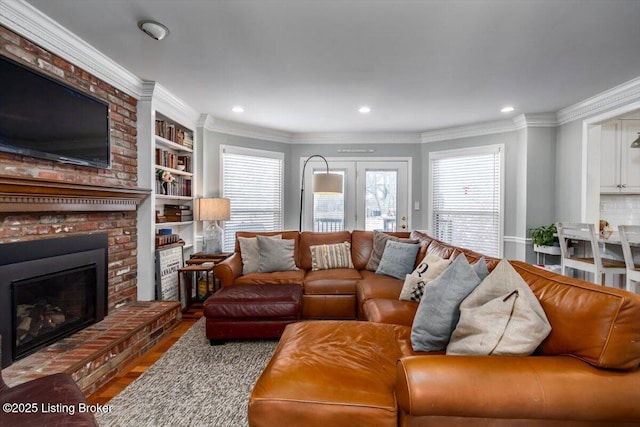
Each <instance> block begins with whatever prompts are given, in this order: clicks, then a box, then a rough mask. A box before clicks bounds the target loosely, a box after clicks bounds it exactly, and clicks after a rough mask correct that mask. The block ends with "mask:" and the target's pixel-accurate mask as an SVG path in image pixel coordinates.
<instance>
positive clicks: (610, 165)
mask: <svg viewBox="0 0 640 427" xmlns="http://www.w3.org/2000/svg"><path fill="white" fill-rule="evenodd" d="M638 132H640V120H626V119H622V120H614V121H611V122H608V123H605V124H603V125H602V136H601V147H600V192H601V193H609V194H611V193H640V149H639V148H630V146H631V142H633V141H634V140H635V139H636V138H637V137H638Z"/></svg>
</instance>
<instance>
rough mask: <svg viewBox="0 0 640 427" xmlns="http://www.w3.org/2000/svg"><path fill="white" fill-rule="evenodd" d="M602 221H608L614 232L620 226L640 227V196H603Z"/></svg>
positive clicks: (601, 204)
mask: <svg viewBox="0 0 640 427" xmlns="http://www.w3.org/2000/svg"><path fill="white" fill-rule="evenodd" d="M600 219H604V220H607V221H608V222H609V225H611V227H613V229H614V230H615V229H617V228H618V225H640V195H637V194H601V195H600Z"/></svg>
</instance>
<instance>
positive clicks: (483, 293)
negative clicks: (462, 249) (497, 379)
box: [447, 260, 551, 356]
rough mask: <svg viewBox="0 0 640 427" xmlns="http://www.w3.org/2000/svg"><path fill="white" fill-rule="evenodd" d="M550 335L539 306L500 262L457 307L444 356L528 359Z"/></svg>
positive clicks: (512, 271)
mask: <svg viewBox="0 0 640 427" xmlns="http://www.w3.org/2000/svg"><path fill="white" fill-rule="evenodd" d="M550 332H551V325H550V324H549V321H548V320H547V316H546V315H545V313H544V310H543V309H542V306H541V305H540V302H539V301H538V299H537V298H536V296H535V295H534V294H533V292H532V291H531V289H530V288H529V286H528V285H527V284H526V282H525V281H524V280H523V279H522V277H520V275H519V274H518V273H517V272H516V271H515V270H514V268H513V267H512V266H511V264H510V263H509V262H508V261H507V260H502V261H500V263H499V264H498V265H497V266H496V268H495V269H494V270H493V271H492V272H491V274H490V275H489V276H488V277H487V278H486V279H485V280H483V281H482V283H480V285H478V287H477V288H476V289H475V290H474V291H473V292H472V293H471V294H470V295H469V296H468V297H467V298H466V299H465V300H464V301H463V302H462V304H460V321H459V322H458V325H457V326H456V329H455V330H454V331H453V334H452V335H451V342H450V343H449V345H448V346H447V354H479V355H508V356H528V355H530V354H532V353H533V352H534V351H535V349H536V348H538V346H539V345H540V343H541V342H542V341H543V340H544V339H545V338H546V337H547V335H549V333H550Z"/></svg>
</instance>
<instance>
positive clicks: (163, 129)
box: [154, 111, 194, 250]
mask: <svg viewBox="0 0 640 427" xmlns="http://www.w3.org/2000/svg"><path fill="white" fill-rule="evenodd" d="M193 137H194V131H193V130H192V129H190V128H188V127H187V126H184V125H182V124H180V123H178V122H177V121H175V120H172V119H171V118H169V117H168V116H166V115H164V114H162V113H160V112H159V111H156V113H155V128H154V143H155V146H154V153H155V163H154V167H155V170H156V176H157V180H156V181H155V189H154V190H155V194H156V203H155V208H156V211H155V213H156V214H155V223H156V224H155V225H156V228H157V229H160V228H171V229H172V231H173V234H176V235H178V236H180V239H181V240H182V241H184V249H185V250H191V249H192V248H193V245H194V239H193V228H194V227H193V224H194V223H193V219H194V218H193V207H194V204H193V194H194V192H193V166H194V163H193Z"/></svg>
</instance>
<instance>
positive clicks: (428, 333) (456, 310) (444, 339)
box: [411, 254, 480, 351]
mask: <svg viewBox="0 0 640 427" xmlns="http://www.w3.org/2000/svg"><path fill="white" fill-rule="evenodd" d="M478 284H480V278H479V277H478V275H477V274H476V272H475V271H474V270H473V267H472V266H471V265H469V261H467V257H465V256H464V255H463V254H462V255H459V256H458V257H457V258H456V259H455V260H454V261H453V262H452V263H451V265H450V266H449V267H448V268H447V269H446V270H445V271H444V272H443V273H442V274H441V275H440V276H438V277H437V278H436V279H434V280H432V281H431V282H429V283H428V284H427V285H426V286H425V289H424V295H423V296H422V299H421V300H420V304H419V305H418V310H417V311H416V315H415V317H414V319H413V325H412V327H411V344H412V346H413V349H414V350H415V351H438V350H444V349H446V348H447V344H448V343H449V339H450V338H451V333H452V332H453V330H454V329H455V327H456V324H457V323H458V318H459V317H460V303H461V302H462V301H463V300H464V299H465V298H466V297H467V296H468V295H469V294H470V293H471V291H473V290H474V289H475V288H476V286H478Z"/></svg>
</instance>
